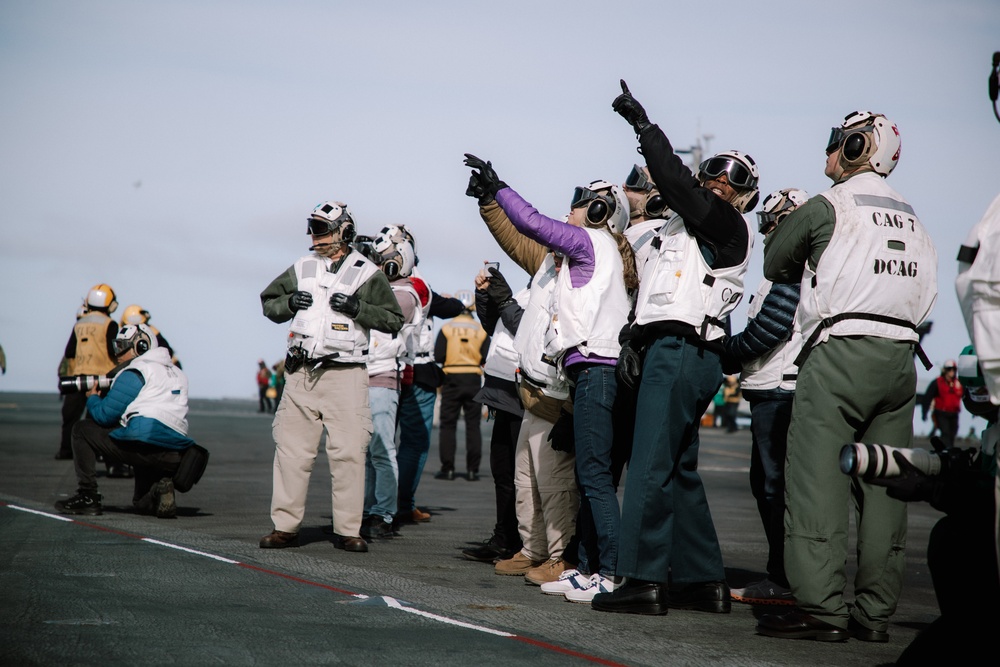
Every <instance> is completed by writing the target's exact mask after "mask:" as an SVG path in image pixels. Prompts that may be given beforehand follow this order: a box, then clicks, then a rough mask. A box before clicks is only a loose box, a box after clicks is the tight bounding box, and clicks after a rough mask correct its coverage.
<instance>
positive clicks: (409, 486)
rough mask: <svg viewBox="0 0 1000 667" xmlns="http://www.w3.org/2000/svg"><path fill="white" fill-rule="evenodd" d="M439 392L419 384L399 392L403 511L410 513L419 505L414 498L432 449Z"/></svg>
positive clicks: (400, 469) (409, 385) (397, 454)
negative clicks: (432, 435)
mask: <svg viewBox="0 0 1000 667" xmlns="http://www.w3.org/2000/svg"><path fill="white" fill-rule="evenodd" d="M436 400H437V392H436V391H432V390H428V389H424V388H423V387H421V386H420V385H418V384H408V385H404V386H403V388H402V390H401V391H400V394H399V412H398V414H399V448H398V449H397V451H396V462H397V464H398V466H399V499H398V500H399V512H400V514H401V515H402V514H406V513H409V512H412V511H413V509H414V508H416V501H415V500H414V497H415V496H416V493H417V486H419V485H420V475H421V474H422V473H423V472H424V464H425V463H427V452H428V451H429V450H430V448H431V429H432V428H433V427H434V402H435V401H436Z"/></svg>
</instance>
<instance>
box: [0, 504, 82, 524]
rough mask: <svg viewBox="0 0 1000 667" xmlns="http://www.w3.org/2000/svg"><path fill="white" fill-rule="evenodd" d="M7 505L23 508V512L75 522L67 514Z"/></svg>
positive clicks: (16, 508)
mask: <svg viewBox="0 0 1000 667" xmlns="http://www.w3.org/2000/svg"><path fill="white" fill-rule="evenodd" d="M7 507H9V508H11V509H12V510H21V511H22V512H29V513H31V514H37V515H38V516H47V517H48V518H50V519H58V520H59V521H69V522H70V523H73V519H70V518H69V517H66V516H59V515H58V514H49V513H48V512H39V511H38V510H33V509H28V508H27V507H21V506H20V505H7Z"/></svg>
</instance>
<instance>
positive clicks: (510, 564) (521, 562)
mask: <svg viewBox="0 0 1000 667" xmlns="http://www.w3.org/2000/svg"><path fill="white" fill-rule="evenodd" d="M544 562H545V561H542V560H531V559H530V558H528V557H527V556H525V555H524V552H523V551H518V552H517V553H516V554H514V556H513V558H508V559H507V560H502V561H499V562H498V563H497V564H496V565H494V566H493V571H494V572H495V573H496V574H502V575H508V576H518V575H523V574H526V573H527V572H528V570H530V569H531V568H533V567H538V566H539V565H541V564H542V563H544Z"/></svg>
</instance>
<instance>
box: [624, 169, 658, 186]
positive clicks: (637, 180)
mask: <svg viewBox="0 0 1000 667" xmlns="http://www.w3.org/2000/svg"><path fill="white" fill-rule="evenodd" d="M625 187H626V188H629V189H630V190H642V191H644V192H649V191H650V190H652V189H653V181H651V180H649V179H648V178H646V174H645V173H643V171H642V168H641V167H640V166H639V165H637V164H636V165H632V171H631V172H629V175H628V178H626V179H625Z"/></svg>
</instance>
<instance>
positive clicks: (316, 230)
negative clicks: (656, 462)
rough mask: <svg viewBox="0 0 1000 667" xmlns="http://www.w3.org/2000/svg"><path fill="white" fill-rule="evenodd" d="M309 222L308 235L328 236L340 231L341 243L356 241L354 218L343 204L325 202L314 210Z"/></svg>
mask: <svg viewBox="0 0 1000 667" xmlns="http://www.w3.org/2000/svg"><path fill="white" fill-rule="evenodd" d="M307 221H308V226H307V227H306V234H315V235H326V234H333V233H335V232H336V231H337V230H340V240H341V241H343V242H344V243H350V242H351V241H353V240H354V230H355V228H354V218H353V217H352V216H351V210H350V209H349V208H347V204H344V203H343V202H339V201H325V202H323V203H322V204H320V205H319V206H317V207H316V208H314V209H313V210H312V212H311V213H310V214H309V218H307Z"/></svg>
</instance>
